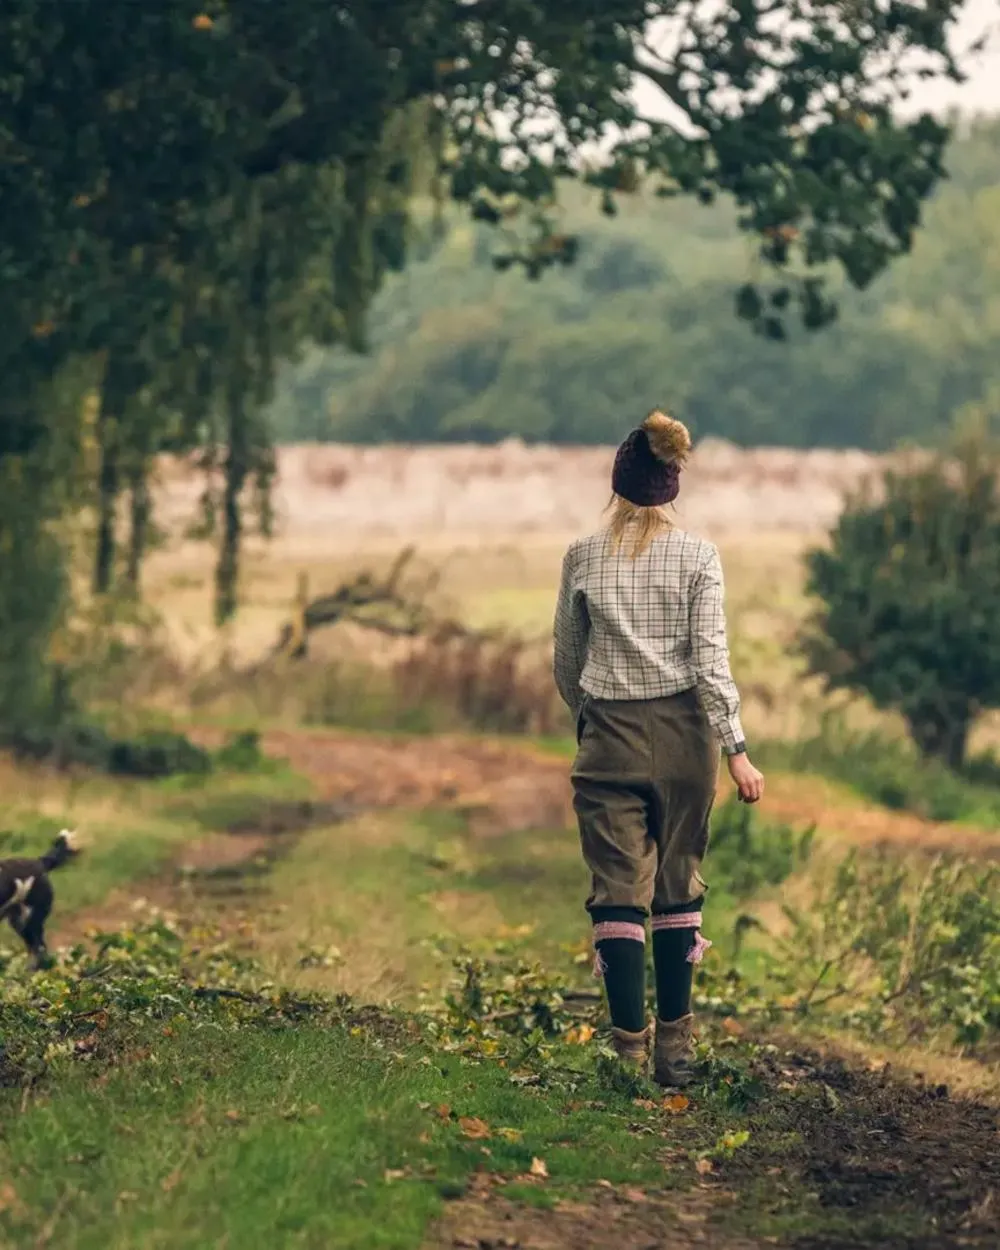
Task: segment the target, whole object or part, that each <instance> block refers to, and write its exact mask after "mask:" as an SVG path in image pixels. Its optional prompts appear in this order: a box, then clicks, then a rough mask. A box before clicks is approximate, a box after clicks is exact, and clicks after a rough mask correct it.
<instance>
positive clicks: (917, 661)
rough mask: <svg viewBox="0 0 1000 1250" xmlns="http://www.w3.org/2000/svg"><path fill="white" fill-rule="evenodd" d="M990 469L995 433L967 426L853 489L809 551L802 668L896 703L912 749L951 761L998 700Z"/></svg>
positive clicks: (998, 601) (997, 528)
mask: <svg viewBox="0 0 1000 1250" xmlns="http://www.w3.org/2000/svg"><path fill="white" fill-rule="evenodd" d="M998 478H1000V445H998V444H997V443H996V442H995V441H994V440H993V439H992V438H991V437H990V436H989V435H987V434H985V433H982V432H976V431H973V432H970V433H968V434H966V435H963V436H962V437H961V438H960V439H959V440H957V441H956V443H955V445H954V455H953V457H952V459H950V460H947V461H946V460H944V459H943V458H937V459H934V460H931V461H930V462H929V463H921V464H920V465H917V466H915V467H914V466H911V467H910V468H908V469H906V470H904V471H901V472H895V471H893V472H889V473H887V474H886V475H885V477H884V479H883V482H882V487H883V489H882V492H881V495H882V497H881V498H880V499H876V498H875V497H874V495H873V493H872V492H871V490H866V491H864V492H862V493H860V494H859V495H857V496H856V497H855V498H854V499H853V500H852V501H851V502H850V503H849V505H848V507H847V508H846V509H845V511H844V513H843V515H842V516H841V518H840V521H839V523H838V525H837V527H836V529H835V530H834V532H833V535H832V542H831V544H830V547H829V549H821V550H815V551H812V552H811V553H810V554H809V556H808V571H809V575H808V582H807V589H808V590H809V592H810V593H811V594H813V595H815V596H817V598H818V599H819V600H820V606H819V608H818V610H817V611H816V613H815V615H814V616H813V618H812V620H811V622H810V623H809V625H808V626H807V627H806V630H805V631H804V633H803V635H802V638H801V648H802V650H803V651H804V653H805V656H806V658H807V660H808V664H809V668H810V671H811V673H812V674H814V675H818V676H821V677H823V678H824V679H825V681H826V684H827V686H828V688H829V689H834V690H836V689H841V690H850V691H853V692H857V693H862V694H865V695H867V696H868V697H869V698H871V700H872V701H873V703H874V704H875V705H876V706H877V707H879V708H884V709H889V710H893V711H898V712H899V713H901V714H902V716H903V717H904V719H905V721H906V724H907V727H908V729H909V733H910V736H911V738H912V739H913V742H914V743H915V745H916V747H917V749H918V750H919V751H920V753H921V755H922V756H924V758H926V759H930V760H935V761H941V762H943V763H945V764H947V765H950V766H951V767H953V768H958V767H960V766H961V765H962V763H963V762H964V759H965V753H966V745H967V742H968V736H969V731H970V728H971V726H972V723H973V721H974V719H975V717H976V716H977V715H978V713H979V712H980V711H982V710H984V709H987V708H995V707H998V706H1000V633H998V631H997V630H996V628H995V622H996V621H997V620H998V619H1000V486H998Z"/></svg>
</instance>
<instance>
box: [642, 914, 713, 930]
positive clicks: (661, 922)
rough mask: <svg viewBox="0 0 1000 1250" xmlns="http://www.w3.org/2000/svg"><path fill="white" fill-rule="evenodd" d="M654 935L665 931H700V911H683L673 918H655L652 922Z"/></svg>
mask: <svg viewBox="0 0 1000 1250" xmlns="http://www.w3.org/2000/svg"><path fill="white" fill-rule="evenodd" d="M652 928H653V932H654V933H659V932H660V931H661V930H663V929H700V928H701V912H700V911H682V912H678V913H676V914H675V915H672V916H654V917H653V921H652Z"/></svg>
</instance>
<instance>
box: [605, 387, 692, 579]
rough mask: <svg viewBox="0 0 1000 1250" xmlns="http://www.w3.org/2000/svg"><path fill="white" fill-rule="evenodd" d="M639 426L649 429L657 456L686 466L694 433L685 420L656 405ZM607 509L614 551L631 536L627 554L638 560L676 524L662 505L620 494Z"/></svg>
mask: <svg viewBox="0 0 1000 1250" xmlns="http://www.w3.org/2000/svg"><path fill="white" fill-rule="evenodd" d="M640 429H643V430H645V431H646V437H647V438H648V440H649V449H650V451H652V453H653V455H654V456H655V457H656V458H657V460H660V461H662V462H663V464H675V465H677V467H678V468H681V467H683V465H684V464H685V463H686V461H687V458H688V453H689V452H690V451H691V434H690V433H689V431H688V428H687V426H686V425H685V424H684V423H683V421H678V420H676V419H675V418H674V417H669V416H667V414H666V413H665V412H663V411H662V410H661V409H659V408H654V409H653V411H652V412H651V413H650V414H649V416H648V417H647V418H646V420H645V421H643V423H642V425H641V426H640ZM607 511H608V512H610V514H611V516H610V519H609V521H608V533H609V536H610V538H611V549H612V551H614V552H615V553H617V552H619V551H620V550H621V549H622V547H623V546H624V545H625V541H626V539H628V555H629V558H630V559H632V560H637V559H638V558H639V556H641V555H642V553H643V552H644V551H646V550H647V548H648V547H649V546H650V545H651V543H652V542H653V539H654V538H656V536H657V534H661V533H663V532H664V531H665V530H669V529H672V528H673V522H672V521H671V519H670V517H669V516H667V514H666V512H665V511H664V509H663V508H643V507H640V506H639V505H638V504H634V503H630V502H629V500H627V499H623V498H622V497H621V495H612V496H611V500H610V502H609V503H608V508H607Z"/></svg>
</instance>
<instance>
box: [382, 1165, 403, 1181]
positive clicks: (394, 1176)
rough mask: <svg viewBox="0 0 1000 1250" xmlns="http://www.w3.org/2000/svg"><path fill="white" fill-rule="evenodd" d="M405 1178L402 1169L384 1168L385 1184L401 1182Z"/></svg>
mask: <svg viewBox="0 0 1000 1250" xmlns="http://www.w3.org/2000/svg"><path fill="white" fill-rule="evenodd" d="M405 1176H406V1172H405V1171H404V1170H403V1168H386V1170H385V1172H384V1173H383V1177H384V1179H385V1181H386V1183H388V1182H390V1181H401V1180H402V1179H403V1178H404V1177H405Z"/></svg>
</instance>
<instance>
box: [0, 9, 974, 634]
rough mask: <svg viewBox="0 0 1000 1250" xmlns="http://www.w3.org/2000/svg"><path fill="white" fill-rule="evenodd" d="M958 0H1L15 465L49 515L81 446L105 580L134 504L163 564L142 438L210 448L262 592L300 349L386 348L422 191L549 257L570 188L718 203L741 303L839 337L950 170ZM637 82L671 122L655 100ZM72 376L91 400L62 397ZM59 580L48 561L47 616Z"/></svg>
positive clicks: (4, 293) (234, 544) (2, 154)
mask: <svg viewBox="0 0 1000 1250" xmlns="http://www.w3.org/2000/svg"><path fill="white" fill-rule="evenodd" d="M959 7H960V5H959V0H941V2H940V3H937V4H935V5H934V6H930V7H925V6H923V5H921V4H917V3H910V2H908V0H858V2H857V3H853V4H851V5H849V6H845V5H843V4H842V3H841V0H816V2H815V3H811V4H810V5H808V6H806V7H803V6H802V5H801V4H800V3H799V0H735V3H733V4H731V5H729V6H728V7H726V8H721V9H720V8H715V7H712V8H711V9H710V10H706V9H705V8H704V6H700V5H697V4H693V3H688V2H686V0H670V2H669V3H658V2H656V0H585V2H583V3H581V0H572V2H571V0H392V3H389V2H388V0H351V3H346V2H344V3H338V2H337V0H282V3H281V4H276V3H274V0H239V3H237V2H236V0H148V2H147V3H143V4H137V3H135V2H134V0H55V2H53V0H6V3H5V4H4V7H3V14H2V16H0V36H2V38H0V288H2V289H0V429H2V431H3V433H2V436H0V454H2V456H3V460H4V462H5V463H4V471H5V472H7V473H11V474H14V476H15V477H17V478H18V480H20V481H25V480H27V477H28V476H30V477H31V480H32V482H33V487H32V494H33V495H34V496H35V497H36V499H40V497H41V496H43V495H44V496H45V497H46V499H47V500H49V501H50V502H49V503H46V504H45V505H44V506H43V505H42V504H41V503H38V504H37V506H36V509H35V511H36V513H37V516H38V517H39V518H41V517H43V516H45V515H47V514H48V512H49V509H50V508H51V510H53V515H55V514H58V513H59V512H60V510H61V508H62V506H63V504H62V502H61V501H63V500H66V501H67V503H66V506H69V504H68V500H69V493H68V492H67V491H66V489H65V476H66V474H65V463H66V456H69V455H71V454H72V453H73V451H74V449H77V450H79V452H80V455H81V456H82V457H83V460H82V461H80V464H81V465H83V468H84V470H86V472H84V476H85V477H86V474H87V473H88V472H89V473H90V478H89V489H90V492H91V498H92V500H93V502H94V504H95V506H96V516H97V525H96V540H95V557H94V570H93V585H94V589H95V590H96V591H97V592H98V593H101V594H103V593H105V592H107V591H108V590H110V589H111V588H112V587H113V583H114V576H115V573H116V571H117V570H119V568H120V566H121V561H120V560H119V558H118V555H117V547H116V539H117V526H118V512H119V509H118V504H119V501H120V498H121V496H122V495H123V493H125V492H127V493H128V495H129V499H130V509H129V511H130V515H131V520H132V524H131V532H130V539H129V544H130V554H129V558H128V560H127V562H126V568H127V570H128V572H129V576H130V577H131V580H132V581H133V582H137V579H138V571H139V568H140V567H141V555H142V549H143V544H144V542H145V540H146V536H147V535H148V530H149V521H150V518H149V517H148V492H147V491H146V489H145V472H146V466H147V465H148V462H149V458H150V457H151V456H152V455H153V454H155V452H156V451H157V450H158V449H159V448H161V447H163V446H173V447H177V448H190V449H192V450H194V449H200V451H201V452H202V454H203V455H204V457H205V461H206V464H207V466H208V467H209V468H210V469H217V468H218V469H219V470H220V472H221V476H222V485H221V486H220V487H218V488H217V495H218V497H217V498H214V499H210V500H209V501H208V503H209V504H210V507H208V509H207V513H208V514H211V515H212V516H215V515H218V516H221V521H222V525H221V537H220V558H219V575H218V592H217V615H218V618H219V620H220V622H221V621H223V620H225V619H226V618H227V617H228V616H230V615H231V613H232V612H233V610H234V608H235V605H236V601H237V599H236V574H237V569H238V558H239V544H240V533H241V527H242V523H243V522H242V501H243V499H244V496H245V494H246V491H247V489H248V488H249V487H250V486H251V485H252V484H254V483H256V484H257V485H258V487H260V486H262V485H264V486H266V480H267V476H268V473H269V447H268V444H269V431H268V429H267V428H266V423H265V422H264V421H263V419H262V413H263V410H264V407H265V406H266V404H267V401H268V400H269V398H270V397H271V392H272V388H273V381H274V371H275V367H276V362H277V361H278V360H279V359H281V358H284V357H287V356H289V355H291V354H293V353H294V352H295V351H296V350H297V349H299V348H300V347H301V345H303V344H304V343H308V342H310V341H312V342H318V343H323V344H327V345H329V344H333V343H342V344H344V345H345V346H347V347H348V348H352V349H359V348H362V347H363V346H364V344H365V321H366V314H367V312H368V309H369V306H370V304H371V301H372V299H373V297H374V295H375V293H376V291H377V290H378V288H379V285H380V282H381V279H382V276H383V274H384V273H385V271H386V270H387V269H389V268H398V267H400V266H402V265H403V264H404V263H405V261H406V245H407V237H408V236H407V219H408V209H409V206H410V204H411V202H412V199H413V197H414V195H416V194H417V193H418V192H421V191H423V192H424V193H425V194H428V195H430V196H432V197H436V198H437V199H438V200H439V201H440V200H441V199H442V198H443V197H445V196H451V197H452V198H454V199H456V200H458V201H459V202H462V203H466V204H468V205H469V206H470V208H471V213H472V216H473V217H474V218H476V219H479V220H482V221H486V222H493V223H505V222H506V223H510V222H512V221H514V220H515V218H516V219H517V220H518V221H523V222H524V223H525V228H524V231H523V232H522V233H523V237H522V239H521V241H520V242H519V243H518V246H517V247H516V248H515V249H514V250H513V251H512V252H508V253H506V254H501V255H500V258H499V263H501V264H505V263H509V264H514V263H515V262H520V264H521V265H523V268H524V270H525V271H526V272H527V274H528V276H529V277H531V276H535V277H537V276H539V275H540V273H541V271H542V270H543V269H545V268H548V267H550V266H551V265H552V264H554V263H555V262H556V261H560V260H561V261H568V260H570V259H572V256H573V253H574V250H575V249H574V246H573V240H572V239H569V238H567V237H566V236H564V235H561V234H560V233H559V231H558V229H557V221H556V220H555V219H554V215H557V214H556V208H555V201H554V191H555V188H556V186H557V183H558V182H559V180H560V179H566V178H568V177H575V178H578V179H582V180H583V181H585V182H587V183H590V184H593V185H595V186H597V187H598V188H600V190H601V192H602V201H603V207H604V209H605V211H606V212H608V213H613V212H614V211H615V208H616V196H619V195H622V196H627V195H630V194H632V193H633V192H634V191H635V190H636V188H638V187H639V186H642V187H644V188H646V189H647V190H648V192H649V193H650V194H654V195H659V196H663V197H670V196H674V195H677V194H687V195H691V196H693V197H695V198H696V200H698V201H701V202H702V203H703V204H708V203H710V202H711V201H712V200H713V199H714V198H715V197H716V196H717V195H719V194H725V195H726V196H728V197H730V198H731V199H732V201H733V202H734V203H735V204H736V206H737V213H738V216H737V225H738V227H739V229H741V230H742V231H744V232H745V233H746V234H747V236H748V237H749V238H751V239H752V240H754V241H755V246H756V247H757V250H758V253H759V256H760V259H761V261H762V263H763V265H764V266H766V267H769V268H770V270H772V271H773V272H774V273H775V274H776V275H777V276H776V279H775V282H774V283H773V284H772V285H773V289H772V290H770V291H769V292H768V291H761V290H758V289H757V286H756V285H755V284H749V283H748V284H745V285H744V287H743V288H742V289H741V291H740V293H739V298H738V302H737V308H738V311H739V313H740V315H741V316H743V317H745V318H746V319H748V320H749V321H751V322H752V323H753V324H754V325H755V326H756V327H758V328H759V329H760V330H761V332H762V333H763V334H764V335H766V336H769V337H772V338H778V337H781V336H782V335H783V334H784V333H785V330H784V321H785V313H786V310H789V309H791V308H792V307H794V306H796V305H797V307H798V310H799V313H800V316H801V320H802V321H803V322H804V323H805V324H806V325H807V326H809V327H813V328H819V327H822V326H823V325H825V324H827V323H828V322H829V321H830V320H831V319H832V317H833V315H834V310H833V305H832V304H831V302H830V300H829V298H828V296H827V294H826V293H825V291H824V288H823V285H822V283H821V281H820V278H821V277H822V275H823V272H824V271H825V269H826V268H827V267H828V266H830V265H833V266H834V267H835V268H836V269H838V270H839V271H840V272H842V273H843V275H845V278H846V281H847V282H849V283H850V284H852V285H854V286H856V287H861V288H863V287H865V286H867V285H868V284H869V283H870V282H871V281H872V280H873V278H874V277H875V276H876V275H877V274H878V273H879V272H880V271H881V270H882V269H883V268H884V267H885V266H886V265H887V264H888V263H889V262H890V261H891V260H892V259H893V258H894V257H896V256H898V255H900V254H901V253H903V252H905V251H907V250H908V249H909V247H910V245H911V242H912V238H913V233H914V230H915V228H916V226H917V224H918V222H919V219H920V212H921V205H922V203H923V201H924V200H925V199H926V197H927V196H928V195H929V194H930V193H931V191H932V190H933V188H934V186H935V184H936V182H937V181H938V179H939V178H940V176H941V174H942V165H941V157H942V152H943V148H944V144H945V141H946V133H947V132H946V127H945V126H943V125H942V124H940V123H939V122H938V121H935V120H934V119H932V118H930V117H927V116H922V117H918V118H914V119H909V120H901V119H900V118H899V116H898V115H897V113H896V111H895V105H896V104H897V103H898V102H899V100H900V98H901V96H902V94H903V93H904V92H905V89H906V83H907V82H908V81H910V80H911V79H912V75H913V74H914V73H927V74H950V75H952V76H956V75H957V73H958V71H957V69H956V67H955V64H954V62H953V60H952V57H951V55H950V53H949V49H948V39H949V32H950V29H951V27H952V24H953V23H954V20H955V17H956V14H957V12H958V9H959ZM637 77H639V78H642V79H645V80H646V82H647V83H650V84H652V85H653V87H654V88H655V90H656V91H657V92H659V93H660V95H661V97H662V100H663V103H664V106H665V111H664V113H663V115H662V116H658V117H644V116H642V115H641V113H640V110H639V107H638V106H637V104H636V96H635V94H634V92H633V90H632V88H633V86H634V83H635V81H636V79H637ZM602 150H603V151H604V152H605V158H602V159H598V158H597V157H596V156H595V152H598V151H602ZM68 378H73V379H75V385H77V386H78V388H79V390H80V393H81V394H82V393H83V392H84V391H85V390H87V389H91V390H93V391H95V392H96V394H97V396H98V402H97V405H96V408H94V409H93V410H90V409H88V410H86V412H84V410H83V409H82V407H81V406H80V405H79V404H77V405H74V404H73V403H72V402H66V403H62V402H60V403H56V402H54V401H53V398H52V397H53V394H54V389H53V388H55V389H56V390H58V389H59V388H60V387H64V386H65V385H66V384H67V379H68ZM88 447H90V448H92V449H93V454H91V452H88V451H87V450H86V449H87V448H88ZM88 456H89V459H88V458H87V457H88ZM29 460H30V461H31V463H30V465H29V464H28V461H29ZM7 461H11V462H13V463H11V464H7V463H6V462H7ZM220 466H221V468H220ZM76 468H77V469H79V468H80V465H77V466H76ZM26 475H27V476H26ZM262 494H263V496H266V490H265V491H263V492H261V491H258V495H259V496H260V495H262ZM11 498H13V495H12V496H11ZM6 503H9V500H8V501H5V504H6ZM11 506H13V505H11ZM74 506H76V505H75V504H74ZM264 520H265V522H266V516H265V518H264ZM40 523H41V522H39V524H40ZM0 526H2V527H3V533H2V534H0V540H2V542H3V543H4V544H5V545H6V546H8V547H11V546H17V545H18V544H20V545H21V546H20V547H19V548H18V551H19V554H18V560H19V561H21V564H20V565H18V567H23V568H25V569H27V568H29V567H31V566H32V561H37V560H40V559H43V558H44V559H45V560H48V559H49V558H50V553H49V552H48V549H47V547H46V544H47V543H48V542H49V538H48V537H45V535H46V534H47V533H48V531H44V532H43V530H41V529H39V528H38V526H37V525H36V526H35V527H34V528H33V527H32V526H27V527H25V526H24V525H23V524H21V523H20V522H19V521H18V522H17V523H15V521H14V520H13V519H9V518H8V519H7V520H0ZM43 539H44V541H43ZM24 544H28V545H29V546H24ZM31 544H35V545H36V547H37V550H35V549H34V548H32V549H31V550H29V547H30V545H31ZM38 544H41V546H38ZM42 547H46V554H45V555H44V557H43V556H42V555H40V554H39V552H41V550H42ZM22 548H23V549H22ZM32 550H34V554H32ZM18 560H15V561H13V562H12V567H13V565H14V564H17V563H18ZM56 594H57V585H56V579H52V580H51V596H50V599H51V602H49V603H48V606H46V607H45V608H44V610H42V608H41V607H39V613H40V615H39V618H38V619H39V620H40V621H50V620H51V619H53V618H54V607H53V605H54V603H55V599H54V598H52V596H55V595H56ZM22 617H23V603H22V601H21V599H19V598H18V597H17V596H16V595H13V596H12V597H11V596H8V597H7V598H6V599H4V597H3V596H2V595H0V633H2V632H3V631H4V630H5V629H6V628H7V626H8V625H10V627H11V630H12V632H13V630H14V625H15V624H17V625H18V627H20V625H21V624H22V623H23V622H22ZM15 618H16V621H15ZM43 633H44V630H43ZM36 650H37V644H36Z"/></svg>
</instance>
